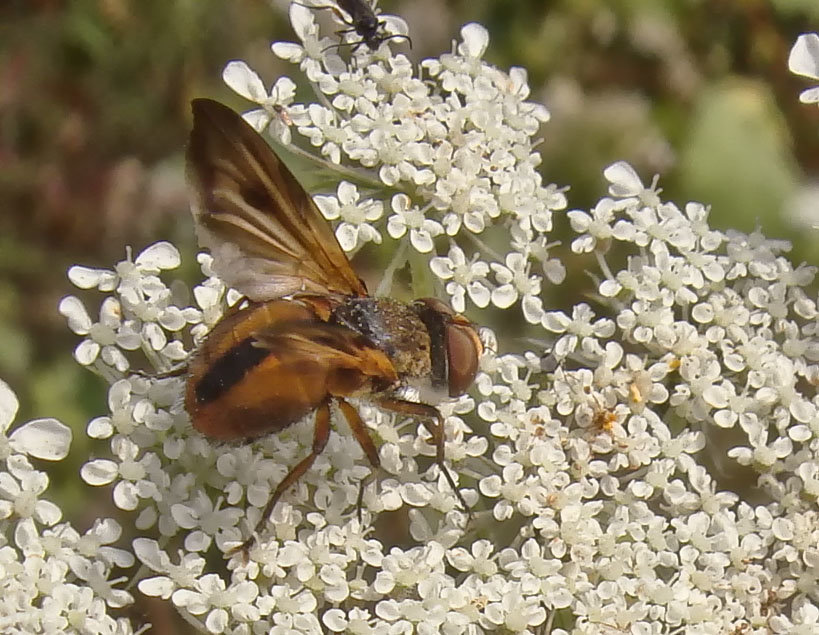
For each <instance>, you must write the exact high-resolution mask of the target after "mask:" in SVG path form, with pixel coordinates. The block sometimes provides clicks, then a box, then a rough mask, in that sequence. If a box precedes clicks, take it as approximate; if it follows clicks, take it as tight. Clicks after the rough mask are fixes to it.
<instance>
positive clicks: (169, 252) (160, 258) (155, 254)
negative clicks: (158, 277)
mask: <svg viewBox="0 0 819 635" xmlns="http://www.w3.org/2000/svg"><path fill="white" fill-rule="evenodd" d="M180 262H182V259H181V257H180V256H179V250H178V249H177V248H176V247H174V246H173V245H172V244H171V243H169V242H167V241H160V242H158V243H155V244H153V245H149V246H148V247H146V248H145V249H144V250H143V251H142V253H141V254H139V255H138V256H137V259H136V263H135V264H136V265H138V266H139V267H140V268H142V269H144V270H148V271H158V270H161V269H176V268H177V267H178V266H179V263H180Z"/></svg>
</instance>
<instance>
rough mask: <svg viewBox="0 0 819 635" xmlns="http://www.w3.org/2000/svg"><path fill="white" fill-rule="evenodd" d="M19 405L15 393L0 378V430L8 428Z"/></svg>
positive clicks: (3, 430)
mask: <svg viewBox="0 0 819 635" xmlns="http://www.w3.org/2000/svg"><path fill="white" fill-rule="evenodd" d="M19 407H20V402H19V401H17V395H15V394H14V391H13V390H12V389H11V388H9V385H8V384H7V383H6V382H4V381H3V380H2V379H0V432H5V431H6V430H8V429H9V426H10V425H11V422H12V421H14V417H16V416H17V410H18V408H19Z"/></svg>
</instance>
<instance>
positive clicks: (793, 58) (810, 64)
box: [788, 33, 819, 79]
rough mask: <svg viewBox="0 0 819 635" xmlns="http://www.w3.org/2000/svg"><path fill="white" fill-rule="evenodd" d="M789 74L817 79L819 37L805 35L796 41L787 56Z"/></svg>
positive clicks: (811, 34)
mask: <svg viewBox="0 0 819 635" xmlns="http://www.w3.org/2000/svg"><path fill="white" fill-rule="evenodd" d="M788 69H789V70H790V71H791V73H796V74H797V75H804V76H805V77H812V78H814V79H819V35H817V34H816V33H805V34H802V35H800V36H799V37H798V38H797V39H796V44H794V45H793V48H792V49H791V54H790V55H789V56H788Z"/></svg>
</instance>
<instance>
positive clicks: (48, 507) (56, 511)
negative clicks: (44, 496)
mask: <svg viewBox="0 0 819 635" xmlns="http://www.w3.org/2000/svg"><path fill="white" fill-rule="evenodd" d="M34 517H35V518H36V519H37V520H39V521H40V522H41V523H43V524H44V525H48V526H49V527H51V526H52V525H56V524H57V523H58V522H60V520H61V519H62V517H63V510H62V509H60V508H59V507H58V506H57V505H55V504H54V503H52V502H51V501H47V500H39V501H37V505H36V506H35V508H34Z"/></svg>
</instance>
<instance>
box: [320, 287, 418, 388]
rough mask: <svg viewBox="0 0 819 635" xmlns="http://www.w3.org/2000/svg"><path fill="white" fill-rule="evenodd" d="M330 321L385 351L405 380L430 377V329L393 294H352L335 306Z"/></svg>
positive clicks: (413, 380) (403, 380) (407, 381)
mask: <svg viewBox="0 0 819 635" xmlns="http://www.w3.org/2000/svg"><path fill="white" fill-rule="evenodd" d="M331 322H334V323H336V324H339V325H341V326H346V327H347V328H349V329H352V330H353V331H356V332H357V333H360V334H361V335H363V336H365V337H366V338H368V339H369V340H370V341H371V342H372V343H373V344H374V345H375V346H376V347H377V348H378V349H380V350H381V351H383V352H384V353H386V355H387V357H389V358H390V361H391V362H392V363H393V366H395V371H396V373H397V374H398V376H399V378H401V380H402V382H404V383H411V384H415V383H417V382H418V381H419V380H422V379H426V378H429V377H430V375H431V373H432V361H431V359H430V351H431V349H432V345H431V342H430V336H429V332H428V331H427V329H426V326H425V325H424V322H423V321H422V320H421V318H420V317H419V316H418V314H417V312H416V311H414V310H413V309H412V307H410V306H409V305H407V304H404V303H403V302H399V301H398V300H393V299H390V298H349V299H348V300H346V301H345V302H344V303H342V304H341V305H339V306H338V307H336V308H335V309H334V311H333V314H332V317H331Z"/></svg>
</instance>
